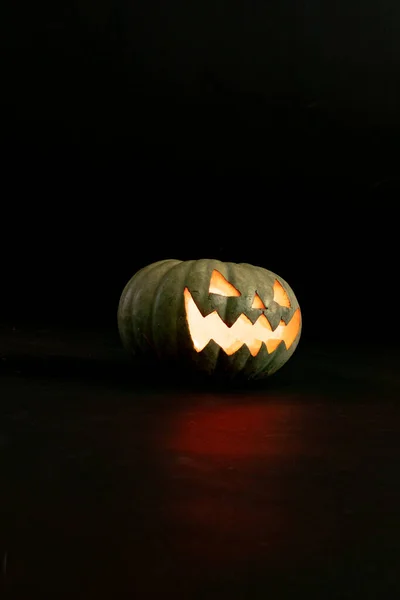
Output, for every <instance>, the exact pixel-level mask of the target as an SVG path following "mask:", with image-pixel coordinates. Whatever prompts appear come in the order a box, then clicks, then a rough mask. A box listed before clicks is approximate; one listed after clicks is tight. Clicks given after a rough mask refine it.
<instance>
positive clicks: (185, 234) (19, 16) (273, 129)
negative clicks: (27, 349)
mask: <svg viewBox="0 0 400 600" xmlns="http://www.w3.org/2000/svg"><path fill="white" fill-rule="evenodd" d="M1 10H2V16H1V19H0V21H1V28H2V42H3V45H4V48H3V52H2V57H3V58H2V95H1V114H2V135H1V146H2V154H3V158H2V173H3V176H2V209H4V210H3V218H2V231H3V235H2V238H3V242H4V243H5V248H4V252H3V266H5V268H4V269H3V275H2V286H1V287H2V293H1V303H2V305H3V310H2V317H1V318H2V321H3V322H6V323H10V324H14V325H18V324H22V323H32V324H37V325H38V326H39V325H40V326H41V325H46V324H48V323H58V324H66V325H69V324H75V325H77V326H78V327H80V326H90V327H92V326H94V327H103V326H104V327H106V326H107V327H108V326H110V327H114V326H115V313H116V306H117V303H118V299H119V295H120V293H121V291H122V288H123V286H124V285H125V283H126V281H127V280H128V279H129V278H130V277H131V275H132V274H133V273H134V272H135V270H136V269H138V268H140V267H142V266H144V265H145V264H147V263H149V262H152V261H153V260H159V259H162V258H179V259H182V260H185V259H191V258H201V257H215V258H219V259H221V260H228V261H233V262H236V261H237V262H250V263H254V264H258V265H261V266H264V267H266V268H268V269H270V270H272V271H275V272H277V273H278V274H280V275H281V276H282V277H283V278H284V279H286V280H287V281H288V282H289V283H290V284H291V286H292V287H293V289H294V290H295V293H296V295H297V296H298V299H299V302H300V304H301V306H302V308H303V316H304V333H303V335H309V336H310V337H322V338H323V339H324V340H325V341H328V340H330V339H339V338H341V339H343V340H344V339H349V338H352V337H354V336H356V335H357V336H358V337H359V336H363V337H365V338H366V339H370V338H371V336H373V337H374V338H375V339H379V340H381V341H383V340H385V341H386V342H390V341H392V340H393V335H392V330H393V327H394V326H395V325H393V326H392V325H390V326H388V322H390V321H391V315H392V314H393V293H394V290H393V289H392V284H391V278H392V277H393V273H394V272H395V271H396V266H395V260H396V254H397V243H396V236H397V233H396V231H397V216H396V215H397V213H396V210H397V200H398V195H399V194H398V192H399V190H400V186H399V183H398V182H399V180H398V158H399V152H398V146H399V140H400V136H399V126H400V118H399V117H400V110H399V108H398V106H399V99H400V93H399V92H400V89H399V85H398V82H399V71H398V65H399V61H400V42H399V38H398V35H397V32H398V28H397V24H399V21H400V9H399V8H398V7H397V5H396V4H394V3H389V2H388V1H387V2H385V3H384V4H382V3H380V4H379V5H378V4H377V3H375V4H373V3H371V2H368V3H364V4H363V6H362V8H360V7H359V5H358V4H357V3H354V2H348V1H346V2H344V1H343V2H335V3H334V4H331V5H329V4H328V5H326V4H324V6H321V4H320V3H319V2H313V1H310V2H300V3H298V2H296V3H293V2H289V1H287V0H285V1H284V2H279V3H270V2H264V3H261V2H256V1H254V2H253V1H252V2H250V3H248V2H247V3H240V2H236V3H233V4H232V3H231V4H228V3H224V2H218V3H215V2H212V3H211V2H210V3H204V2H202V3H197V2H196V3H194V4H193V3H190V5H188V6H186V4H184V3H179V2H172V3H171V2H170V3H168V6H167V5H164V4H163V3H161V2H154V1H152V2H126V1H121V0H120V1H119V2H113V3H112V2H106V1H105V0H104V2H91V1H89V0H86V1H85V2H83V1H82V2H79V3H78V2H69V3H65V2H64V3H56V4H54V3H44V2H41V3H39V4H37V3H35V4H28V3H21V2H14V3H12V4H11V3H10V4H9V5H8V6H7V5H6V7H5V8H4V7H3V8H2V9H1Z"/></svg>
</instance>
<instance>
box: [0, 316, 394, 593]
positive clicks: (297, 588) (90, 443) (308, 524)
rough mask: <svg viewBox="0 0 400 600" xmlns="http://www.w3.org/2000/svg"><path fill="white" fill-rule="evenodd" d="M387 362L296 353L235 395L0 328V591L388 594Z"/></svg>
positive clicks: (106, 342)
mask: <svg viewBox="0 0 400 600" xmlns="http://www.w3.org/2000/svg"><path fill="white" fill-rule="evenodd" d="M399 364H400V363H399V353H398V351H395V350H394V349H393V348H392V349H390V348H385V350H384V352H382V349H379V348H377V349H374V348H372V346H371V347H370V346H365V345H360V346H354V347H350V346H346V347H345V349H343V348H341V347H340V345H339V344H338V345H337V346H325V345H323V344H321V343H314V342H310V341H308V342H302V341H301V342H300V344H299V347H298V349H297V350H296V352H295V354H294V355H293V357H292V358H291V359H290V361H289V362H288V363H287V364H286V365H285V366H284V367H283V368H282V369H281V371H279V372H278V373H276V374H275V375H274V376H272V377H271V378H270V380H269V381H268V382H266V383H263V384H262V385H258V386H257V387H254V388H253V389H248V390H246V389H237V390H235V389H234V388H232V389H225V390H224V389H223V388H218V389H213V388H212V387H206V388H204V389H200V388H199V389H192V387H191V386H190V382H187V381H186V382H182V383H181V384H180V385H178V384H174V383H173V382H171V381H167V380H165V381H163V380H162V377H161V375H160V374H159V373H158V372H154V373H144V374H142V376H141V377H136V376H133V373H132V370H131V368H130V363H129V360H128V358H127V357H126V356H125V354H124V352H123V351H122V350H121V348H120V346H119V343H118V339H117V337H116V334H115V332H99V331H87V332H83V331H73V330H69V331H65V330H64V331H60V330H57V329H51V328H50V329H48V330H37V329H34V328H31V329H29V328H26V329H22V330H19V329H18V330H14V331H13V330H12V328H10V327H7V326H3V327H2V328H1V330H0V415H1V417H0V472H1V495H0V559H1V562H0V566H1V574H0V581H1V587H0V591H2V592H3V596H4V597H6V598H17V599H20V598H21V599H24V600H25V599H27V600H30V599H32V598H52V599H54V600H58V599H66V598H71V599H74V600H81V599H82V600H88V599H94V600H100V599H102V598H107V599H113V600H114V599H115V600H117V599H119V598H129V599H133V598H138V599H144V600H145V599H146V600H147V599H148V598H151V599H153V598H154V599H161V598H168V599H171V600H172V599H174V600H177V599H188V600H194V599H197V598H202V599H207V600H208V599H211V598H216V599H225V598H227V599H232V600H233V599H235V600H236V599H246V600H247V599H249V600H252V599H255V600H256V599H257V600H258V599H259V598H260V599H261V598H262V599H263V600H278V599H289V598H290V599H292V598H293V599H294V598H296V599H298V598H307V599H309V598H318V599H320V600H331V599H335V600H336V599H338V600H339V599H357V600H361V599H362V600H367V599H370V598H371V599H372V598H373V599H376V600H395V599H396V598H399V597H400V374H399V368H398V367H399Z"/></svg>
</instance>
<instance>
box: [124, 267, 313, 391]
mask: <svg viewBox="0 0 400 600" xmlns="http://www.w3.org/2000/svg"><path fill="white" fill-rule="evenodd" d="M214 270H216V271H218V272H219V273H221V274H222V275H223V277H224V278H225V279H226V280H228V282H229V283H230V284H232V285H233V286H234V287H235V288H236V289H237V290H239V292H240V297H235V298H226V297H217V296H216V295H214V294H210V293H209V286H210V280H211V276H212V273H213V271H214ZM275 281H278V282H279V283H280V284H281V286H283V288H284V290H285V292H286V294H287V297H288V298H289V300H290V307H282V306H280V305H279V304H277V302H276V301H274V299H273V285H274V282H275ZM185 288H187V289H188V290H189V291H190V294H191V296H192V298H193V300H194V301H195V303H196V305H197V307H198V308H199V310H200V312H201V313H202V315H203V316H204V317H205V316H206V315H207V314H210V313H211V312H213V311H215V310H217V312H218V314H219V316H220V317H221V318H222V319H223V321H224V322H225V323H226V325H227V326H228V327H230V326H232V325H233V323H234V322H235V321H236V319H237V318H238V316H239V315H240V314H241V313H243V314H245V315H246V316H247V317H248V318H249V319H251V321H252V322H253V323H254V321H255V320H256V319H257V316H259V314H260V312H261V311H260V310H258V309H253V308H251V306H252V302H253V300H254V296H255V294H257V295H258V296H259V297H260V298H261V299H262V302H263V303H264V305H265V308H266V310H265V313H264V314H265V315H266V316H267V318H268V321H269V323H270V324H271V327H272V329H273V330H274V329H275V328H276V327H277V326H278V324H279V323H280V322H281V323H282V322H284V323H286V324H288V323H290V321H291V319H292V317H293V315H294V314H295V312H296V311H297V314H298V315H300V307H299V303H298V301H297V298H296V296H295V294H294V292H293V290H292V289H291V287H290V286H289V284H288V283H287V282H286V281H285V280H284V279H282V278H281V277H280V276H278V275H276V274H275V273H273V272H272V271H268V270H267V269H265V268H263V267H257V266H253V265H250V264H247V263H231V262H222V261H219V260H216V259H200V260H188V261H180V260H174V259H167V260H160V261H158V262H155V263H152V264H150V265H147V266H145V267H143V268H142V269H140V270H139V271H138V272H137V273H135V274H134V275H133V277H132V278H131V279H130V280H129V281H128V283H127V284H126V286H125V288H124V290H123V292H122V294H121V298H120V301H119V306H118V313H117V321H118V331H119V335H120V338H121V342H122V345H123V347H124V348H125V349H126V350H127V351H128V352H129V353H130V354H131V355H132V356H133V357H135V359H136V360H137V362H138V363H139V362H143V361H144V362H145V363H146V364H147V365H148V366H149V367H150V368H152V366H154V368H156V366H157V365H163V366H166V365H168V366H171V367H176V368H177V369H178V372H179V370H182V369H185V371H186V370H187V369H188V370H190V371H192V372H193V373H199V374H202V375H206V376H212V377H214V376H215V377H221V376H222V377H223V378H228V379H245V380H249V379H262V378H265V377H268V376H270V375H272V374H273V373H275V372H276V371H277V370H278V369H280V368H281V367H282V366H283V365H284V364H285V363H286V362H287V361H288V360H289V358H290V357H291V356H292V354H293V352H294V351H295V349H296V347H297V345H298V343H299V340H300V335H301V328H302V323H301V316H300V317H299V318H300V323H299V326H298V332H297V335H296V337H295V339H294V341H292V343H291V345H290V347H289V348H286V345H285V343H284V342H281V343H279V345H278V347H277V348H276V349H275V350H273V351H272V352H268V351H267V347H266V345H265V344H264V343H263V344H262V346H261V348H260V350H259V352H258V353H257V355H256V356H252V354H251V353H250V350H249V348H248V347H247V345H246V344H243V345H242V346H241V347H240V349H239V350H237V351H236V352H235V353H234V354H231V355H228V354H226V353H225V352H224V350H223V349H222V348H221V347H220V346H219V345H218V344H217V343H216V342H215V341H214V340H213V339H211V340H210V342H209V343H208V344H207V346H206V347H204V348H203V349H202V350H201V351H196V350H195V348H194V344H193V341H192V339H191V336H190V332H189V325H188V319H187V316H186V308H185V302H184V290H185Z"/></svg>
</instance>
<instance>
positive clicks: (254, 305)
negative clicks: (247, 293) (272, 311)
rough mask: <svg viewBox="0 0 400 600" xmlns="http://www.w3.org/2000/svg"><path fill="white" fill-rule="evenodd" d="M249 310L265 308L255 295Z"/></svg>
mask: <svg viewBox="0 0 400 600" xmlns="http://www.w3.org/2000/svg"><path fill="white" fill-rule="evenodd" d="M251 308H261V309H262V310H264V309H265V308H266V307H265V304H264V302H263V301H262V300H261V298H260V296H259V295H258V294H255V296H254V300H253V304H252V305H251Z"/></svg>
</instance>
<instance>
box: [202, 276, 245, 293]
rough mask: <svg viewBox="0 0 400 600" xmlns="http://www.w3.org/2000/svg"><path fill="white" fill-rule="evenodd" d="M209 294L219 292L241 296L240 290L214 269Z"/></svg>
mask: <svg viewBox="0 0 400 600" xmlns="http://www.w3.org/2000/svg"><path fill="white" fill-rule="evenodd" d="M208 293H209V294H219V295H220V296H227V297H229V296H240V292H239V290H237V289H236V288H235V286H233V285H232V284H231V283H229V281H228V280H227V279H225V277H224V276H223V275H221V273H220V272H219V271H215V270H214V271H213V272H212V275H211V281H210V289H209V290H208Z"/></svg>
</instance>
